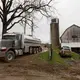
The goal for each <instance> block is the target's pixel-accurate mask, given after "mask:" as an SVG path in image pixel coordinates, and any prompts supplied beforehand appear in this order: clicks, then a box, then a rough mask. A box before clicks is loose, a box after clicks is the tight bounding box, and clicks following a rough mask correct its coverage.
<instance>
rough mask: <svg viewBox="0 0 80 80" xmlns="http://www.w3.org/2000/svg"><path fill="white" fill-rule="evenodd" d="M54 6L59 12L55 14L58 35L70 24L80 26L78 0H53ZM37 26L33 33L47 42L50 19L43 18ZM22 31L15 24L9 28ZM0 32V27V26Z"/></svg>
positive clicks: (27, 31) (28, 32)
mask: <svg viewBox="0 0 80 80" xmlns="http://www.w3.org/2000/svg"><path fill="white" fill-rule="evenodd" d="M55 1H56V2H57V3H56V4H55V8H56V9H57V12H58V13H59V14H56V16H57V17H58V18H59V21H60V23H59V24H60V25H59V28H60V35H61V34H62V33H63V32H64V31H65V29H66V28H68V27H69V26H71V25H72V24H76V25H78V26H80V18H79V17H80V10H79V9H80V0H55ZM37 24H38V28H36V29H35V32H34V35H35V36H36V37H38V38H40V39H41V40H42V41H43V42H49V41H50V40H49V39H50V36H49V35H50V20H47V19H46V18H43V19H42V20H39V21H38V23H37ZM15 31H16V32H21V33H22V32H23V27H19V25H16V26H15V27H14V28H12V29H11V32H15ZM0 32H1V27H0ZM26 33H27V34H30V29H29V28H28V29H27V30H26Z"/></svg>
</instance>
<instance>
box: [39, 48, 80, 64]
mask: <svg viewBox="0 0 80 80" xmlns="http://www.w3.org/2000/svg"><path fill="white" fill-rule="evenodd" d="M58 53H59V49H56V50H54V51H53V54H52V59H51V60H49V51H47V52H44V53H41V54H40V58H41V59H42V60H45V61H48V62H49V63H51V64H56V63H58V64H63V65H67V64H68V63H69V62H71V61H76V60H79V59H80V55H79V54H77V53H74V52H72V57H71V58H61V57H60V55H59V54H58Z"/></svg>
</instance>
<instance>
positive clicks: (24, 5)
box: [24, 0, 27, 34]
mask: <svg viewBox="0 0 80 80" xmlns="http://www.w3.org/2000/svg"><path fill="white" fill-rule="evenodd" d="M25 2H26V0H24V3H25ZM24 6H25V5H24ZM26 22H27V21H26V12H25V25H24V34H26Z"/></svg>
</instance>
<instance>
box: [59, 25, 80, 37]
mask: <svg viewBox="0 0 80 80" xmlns="http://www.w3.org/2000/svg"><path fill="white" fill-rule="evenodd" d="M73 26H75V27H77V28H80V27H79V26H77V25H76V24H73V25H71V26H70V27H68V28H67V29H66V30H65V31H64V32H63V34H62V35H61V37H60V38H62V36H63V35H64V34H65V32H66V31H67V30H68V29H70V28H71V27H73Z"/></svg>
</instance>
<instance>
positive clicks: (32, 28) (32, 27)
mask: <svg viewBox="0 0 80 80" xmlns="http://www.w3.org/2000/svg"><path fill="white" fill-rule="evenodd" d="M33 32H34V23H33V19H32V24H31V35H32V37H33Z"/></svg>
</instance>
